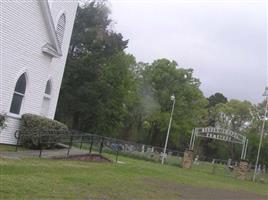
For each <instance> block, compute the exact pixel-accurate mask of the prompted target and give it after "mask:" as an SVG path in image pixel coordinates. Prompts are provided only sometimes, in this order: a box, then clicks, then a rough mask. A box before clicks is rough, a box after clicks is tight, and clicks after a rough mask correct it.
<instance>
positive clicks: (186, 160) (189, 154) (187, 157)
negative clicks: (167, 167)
mask: <svg viewBox="0 0 268 200" xmlns="http://www.w3.org/2000/svg"><path fill="white" fill-rule="evenodd" d="M193 156H194V152H193V151H192V150H185V152H184V156H183V160H182V168H186V169H189V168H191V166H192V163H193Z"/></svg>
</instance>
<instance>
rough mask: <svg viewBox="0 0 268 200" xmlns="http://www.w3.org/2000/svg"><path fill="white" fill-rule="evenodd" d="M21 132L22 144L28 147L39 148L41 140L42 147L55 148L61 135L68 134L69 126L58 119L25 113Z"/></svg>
mask: <svg viewBox="0 0 268 200" xmlns="http://www.w3.org/2000/svg"><path fill="white" fill-rule="evenodd" d="M20 133H21V137H20V141H21V144H22V145H23V146H25V147H27V148H34V149H36V148H39V142H40V143H41V145H42V148H54V147H55V144H56V143H58V142H60V139H61V137H60V136H61V135H62V134H68V127H67V126H66V125H65V124H63V123H61V122H58V121H56V120H52V119H48V118H45V117H41V116H38V115H33V114H24V115H22V119H21V129H20ZM39 138H41V140H40V141H39Z"/></svg>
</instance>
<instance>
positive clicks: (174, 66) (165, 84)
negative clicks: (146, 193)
mask: <svg viewBox="0 0 268 200" xmlns="http://www.w3.org/2000/svg"><path fill="white" fill-rule="evenodd" d="M112 24H113V21H112V20H111V18H110V9H109V7H108V6H107V4H106V2H105V1H90V2H89V3H86V4H83V5H80V6H79V7H78V10H77V14H76V19H75V23H74V29H73V34H72V39H71V42H70V47H69V52H68V58H67V62H66V68H65V73H64V77H63V82H62V87H61V92H60V97H59V102H58V108H57V112H56V119H57V120H59V121H61V122H63V123H65V124H67V125H68V126H69V127H70V128H73V129H77V130H81V131H84V132H89V133H95V134H99V135H105V136H110V137H117V138H121V139H126V140H131V141H134V142H140V143H145V144H151V145H155V146H163V145H164V141H165V137H166V133H167V127H168V122H169V119H170V113H171V108H172V103H173V102H172V101H171V99H170V97H171V95H174V96H175V98H176V103H175V108H174V115H173V121H172V126H171V130H170V133H171V134H170V139H169V144H168V147H169V148H171V149H177V150H180V151H183V150H184V149H185V148H187V147H188V144H189V140H190V135H191V131H192V129H193V128H195V127H203V126H221V127H224V128H228V129H231V130H233V131H236V132H239V133H242V134H245V135H247V137H248V138H249V140H250V145H249V152H250V154H249V158H250V159H251V161H252V162H253V161H254V159H255V155H256V151H257V144H258V141H259V139H258V138H259V133H260V127H261V126H260V124H261V121H262V119H263V115H264V104H265V102H262V103H261V104H259V105H254V104H252V103H250V102H249V101H239V100H228V99H227V98H226V97H224V95H223V94H221V93H216V94H214V95H212V96H211V97H209V98H206V97H205V96H204V94H203V92H202V91H201V90H200V84H201V82H200V80H199V79H198V78H196V77H194V76H193V69H188V68H183V67H181V66H179V65H178V63H177V62H175V61H173V60H169V59H166V58H161V59H157V60H155V61H153V62H152V63H143V62H137V61H136V59H135V57H134V56H133V55H130V54H127V53H126V52H125V51H124V50H125V49H126V48H127V45H128V40H126V39H124V38H123V36H122V35H121V34H120V33H117V32H115V31H114V30H113V28H112ZM145 45H146V44H145ZM198 143H199V144H200V145H198V146H199V148H198V149H197V150H196V151H198V154H200V155H204V156H206V158H208V159H209V158H218V157H220V158H225V159H227V158H228V157H230V156H231V157H232V158H234V159H236V158H238V157H239V154H240V149H241V147H237V146H233V145H231V144H225V143H222V142H221V143H219V142H218V141H213V140H199V141H198ZM263 148H264V149H263V151H262V152H263V153H262V157H261V159H262V160H261V161H262V162H266V164H268V160H267V158H268V138H267V137H266V138H265V140H264V145H263Z"/></svg>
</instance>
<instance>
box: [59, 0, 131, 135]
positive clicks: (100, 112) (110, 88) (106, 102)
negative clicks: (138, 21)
mask: <svg viewBox="0 0 268 200" xmlns="http://www.w3.org/2000/svg"><path fill="white" fill-rule="evenodd" d="M110 24H111V20H110V19H109V9H108V8H107V6H106V4H105V3H103V2H101V1H93V2H91V3H90V4H86V5H85V6H84V7H79V8H78V12H77V16H76V21H75V25H74V31H73V37H72V40H71V44H70V49H69V55H68V59H67V64H66V70H65V74H64V78H63V84H62V88H61V93H60V98H59V107H58V110H57V115H56V118H57V119H60V120H61V121H64V122H65V123H67V124H68V125H69V126H71V127H72V128H74V129H79V130H83V131H88V132H93V133H97V134H106V135H108V134H109V135H116V134H117V132H118V129H119V128H120V127H122V120H123V118H124V116H125V114H126V109H125V105H126V104H127V101H128V99H129V91H132V89H131V88H132V87H133V84H132V80H131V78H132V77H131V73H130V66H131V65H134V64H135V58H134V57H133V56H131V55H127V54H125V53H124V52H123V49H125V48H126V45H127V41H124V40H123V38H122V35H121V34H118V33H115V32H113V31H112V30H111V29H110V28H109V26H110Z"/></svg>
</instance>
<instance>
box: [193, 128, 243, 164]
mask: <svg viewBox="0 0 268 200" xmlns="http://www.w3.org/2000/svg"><path fill="white" fill-rule="evenodd" d="M196 137H202V138H209V139H214V140H221V141H225V142H230V143H236V144H241V145H242V147H243V148H242V152H241V159H246V155H247V146H248V139H247V138H246V136H244V135H242V134H239V133H236V132H233V131H231V130H226V129H223V128H215V127H204V128H195V129H193V131H192V135H191V140H190V145H189V149H190V150H194V144H195V139H196Z"/></svg>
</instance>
